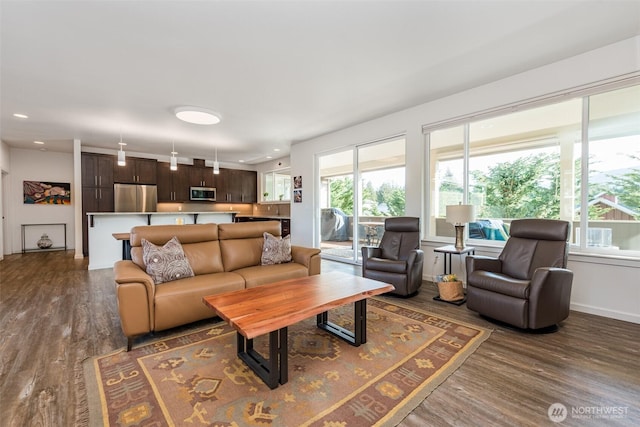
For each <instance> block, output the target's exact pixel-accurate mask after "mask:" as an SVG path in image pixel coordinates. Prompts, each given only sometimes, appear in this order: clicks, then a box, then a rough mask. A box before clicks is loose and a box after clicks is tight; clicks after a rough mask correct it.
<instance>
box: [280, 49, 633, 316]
mask: <svg viewBox="0 0 640 427" xmlns="http://www.w3.org/2000/svg"><path fill="white" fill-rule="evenodd" d="M639 71H640V37H635V38H631V39H628V40H625V41H622V42H619V43H616V44H613V45H609V46H606V47H603V48H601V49H597V50H594V51H590V52H587V53H585V54H582V55H579V56H575V57H571V58H567V59H565V60H562V61H559V62H556V63H553V64H550V65H547V66H544V67H541V68H537V69H534V70H530V71H527V72H524V73H521V74H518V75H515V76H512V77H509V78H506V79H503V80H500V81H497V82H494V83H490V84H487V85H484V86H480V87H477V88H474V89H471V90H468V91H465V92H461V93H458V94H456V95H453V96H449V97H446V98H442V99H439V100H436V101H433V102H428V103H426V104H422V105H419V106H417V107H414V108H410V109H407V110H403V111H400V112H397V113H394V114H390V115H388V116H385V117H381V118H379V119H376V120H371V121H369V122H366V123H362V124H359V125H356V126H352V127H350V128H346V129H343V130H340V131H338V132H334V133H331V134H327V135H323V136H321V137H318V138H314V139H311V140H308V141H305V142H302V143H298V144H295V145H293V147H292V149H291V175H292V176H296V175H302V176H303V179H304V182H305V186H304V197H303V202H302V203H296V204H293V205H292V208H291V227H292V231H291V235H292V239H293V241H294V242H293V243H294V244H296V245H308V246H313V245H315V246H318V244H319V243H318V241H317V237H316V236H318V235H319V232H318V230H317V228H318V222H319V221H318V209H317V207H318V206H317V194H316V193H317V191H318V186H319V183H318V177H317V167H316V164H315V162H316V155H317V154H319V153H323V152H327V151H332V150H335V149H338V148H342V147H349V146H353V145H357V144H362V143H366V142H368V141H374V140H378V139H380V138H384V137H387V136H391V135H396V134H399V133H406V140H407V167H406V175H407V179H406V182H407V183H408V184H407V197H406V199H407V209H406V212H407V215H410V216H422V211H423V208H424V206H425V203H426V201H425V198H424V191H423V188H424V184H423V182H424V178H423V176H424V168H423V166H424V159H425V154H424V141H423V136H422V126H423V125H429V124H432V123H438V122H441V121H445V120H451V119H454V118H456V117H462V116H467V115H470V114H473V113H476V112H480V111H485V110H489V109H494V108H498V107H501V106H505V105H509V104H512V103H516V102H521V101H524V100H530V99H533V98H537V97H541V96H545V95H548V94H552V93H558V92H567V93H568V92H571V90H572V89H574V88H577V87H580V86H584V85H589V84H593V83H596V82H600V81H603V80H607V79H611V78H615V77H618V76H624V75H628V74H631V73H638V72H639ZM425 84H429V83H428V81H427V80H425ZM310 181H311V182H313V183H314V185H313V186H311V185H309V184H306V183H309V182H310ZM418 183H419V184H418ZM309 218H316V220H315V221H314V224H313V225H314V226H313V228H312V227H310V224H309ZM423 222H424V221H423ZM447 243H451V242H447ZM442 244H443V242H427V241H425V242H423V249H424V250H425V269H424V272H425V273H424V274H425V278H430V275H431V271H433V268H432V266H433V265H434V261H435V256H434V253H433V247H436V246H440V245H442ZM486 250H487V251H488V253H496V250H495V249H492V248H487V249H486ZM441 263H442V260H441V259H438V260H437V261H436V262H435V264H436V266H437V268H438V272H440V270H441V269H442V267H441ZM455 267H456V263H455V262H454V270H455ZM569 267H570V268H571V269H573V271H574V275H575V277H574V285H573V292H572V308H573V309H575V310H578V311H584V312H589V313H594V314H600V315H604V316H608V317H612V318H617V319H622V320H627V321H632V322H635V323H640V260H638V259H632V260H616V259H605V258H602V257H585V256H579V255H575V254H571V255H570V258H569ZM612 278H615V279H612Z"/></svg>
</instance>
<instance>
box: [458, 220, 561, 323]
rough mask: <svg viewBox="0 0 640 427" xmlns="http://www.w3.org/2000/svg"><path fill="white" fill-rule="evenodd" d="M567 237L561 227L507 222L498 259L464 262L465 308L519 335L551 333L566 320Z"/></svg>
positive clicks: (548, 222)
mask: <svg viewBox="0 0 640 427" xmlns="http://www.w3.org/2000/svg"><path fill="white" fill-rule="evenodd" d="M569 234H570V223H569V222H567V221H559V220H551V219H520V220H514V221H512V222H511V228H510V235H511V236H510V237H509V239H508V240H507V243H506V244H505V246H504V249H503V250H502V252H501V253H500V256H498V257H497V258H490V257H485V256H477V255H476V256H467V258H466V267H467V308H469V309H470V310H473V311H476V312H478V313H479V314H482V315H484V316H487V317H490V318H492V319H495V320H499V321H502V322H505V323H508V324H511V325H513V326H516V327H518V328H522V329H533V330H538V329H542V328H548V327H552V328H555V327H556V325H557V324H558V323H559V322H561V321H563V320H564V319H566V318H567V317H568V316H569V304H570V299H571V284H572V281H573V272H571V271H570V270H567V269H566V266H567V255H568V248H569V244H568V239H569Z"/></svg>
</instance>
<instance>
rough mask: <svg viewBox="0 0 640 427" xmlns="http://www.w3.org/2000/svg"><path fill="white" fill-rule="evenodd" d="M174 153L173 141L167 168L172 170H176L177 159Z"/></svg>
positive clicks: (174, 144)
mask: <svg viewBox="0 0 640 427" xmlns="http://www.w3.org/2000/svg"><path fill="white" fill-rule="evenodd" d="M176 154H178V152H177V151H176V142H175V141H173V142H172V145H171V163H170V164H169V169H171V170H172V171H177V170H178V159H177V158H176Z"/></svg>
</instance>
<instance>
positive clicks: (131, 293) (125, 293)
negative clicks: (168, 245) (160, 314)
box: [113, 260, 155, 337]
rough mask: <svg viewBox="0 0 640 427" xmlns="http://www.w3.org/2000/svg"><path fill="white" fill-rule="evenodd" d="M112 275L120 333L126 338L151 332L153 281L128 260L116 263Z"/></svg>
mask: <svg viewBox="0 0 640 427" xmlns="http://www.w3.org/2000/svg"><path fill="white" fill-rule="evenodd" d="M113 273H114V279H115V282H116V298H117V301H118V311H119V313H120V324H121V326H122V331H123V332H124V334H125V335H126V336H127V337H134V336H136V335H141V334H145V333H148V332H151V331H152V330H153V323H154V310H153V306H154V303H153V299H154V296H155V284H154V282H153V279H152V278H151V276H149V275H148V274H147V273H146V272H145V271H144V270H142V269H141V268H140V267H138V266H137V265H136V264H135V263H134V262H133V261H130V260H123V261H117V262H116V263H115V264H114V266H113Z"/></svg>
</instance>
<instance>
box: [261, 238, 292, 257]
mask: <svg viewBox="0 0 640 427" xmlns="http://www.w3.org/2000/svg"><path fill="white" fill-rule="evenodd" d="M283 262H291V235H289V236H287V237H285V238H282V237H276V236H274V235H272V234H270V233H267V232H266V231H265V232H264V245H263V246H262V259H261V264H262V265H271V264H282V263H283Z"/></svg>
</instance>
